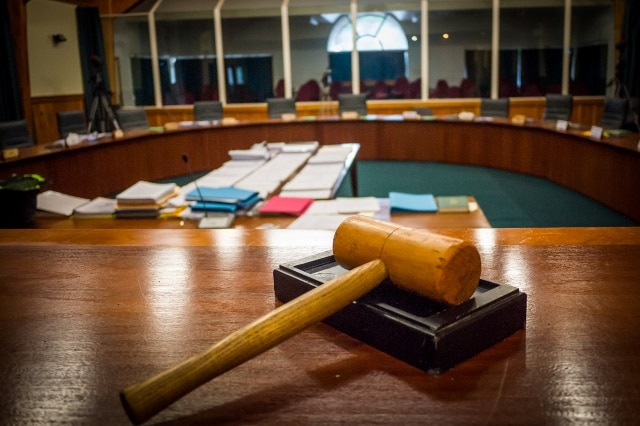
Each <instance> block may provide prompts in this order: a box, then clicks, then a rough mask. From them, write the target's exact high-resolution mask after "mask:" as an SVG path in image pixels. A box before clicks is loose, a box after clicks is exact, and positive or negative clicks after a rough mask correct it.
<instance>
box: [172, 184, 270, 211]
mask: <svg viewBox="0 0 640 426" xmlns="http://www.w3.org/2000/svg"><path fill="white" fill-rule="evenodd" d="M185 198H186V200H187V201H194V202H195V203H194V204H193V205H192V206H191V209H192V210H196V211H198V210H203V211H221V212H230V213H235V212H236V211H237V210H248V209H250V208H251V207H253V206H254V205H255V204H256V203H257V202H258V201H260V194H258V192H257V191H253V190H248V189H242V188H236V187H233V186H226V187H218V188H211V187H207V186H205V187H200V186H198V187H196V188H195V189H194V190H192V191H191V192H189V193H188V194H187V195H186V197H185Z"/></svg>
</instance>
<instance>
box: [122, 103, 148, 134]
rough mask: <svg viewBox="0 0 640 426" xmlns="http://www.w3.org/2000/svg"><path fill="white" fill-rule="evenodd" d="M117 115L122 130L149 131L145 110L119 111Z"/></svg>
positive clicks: (130, 109)
mask: <svg viewBox="0 0 640 426" xmlns="http://www.w3.org/2000/svg"><path fill="white" fill-rule="evenodd" d="M116 115H117V116H118V124H119V125H120V128H121V129H122V130H136V129H144V130H148V129H149V120H148V119H147V113H146V112H145V111H144V108H128V109H119V110H118V111H117V112H116Z"/></svg>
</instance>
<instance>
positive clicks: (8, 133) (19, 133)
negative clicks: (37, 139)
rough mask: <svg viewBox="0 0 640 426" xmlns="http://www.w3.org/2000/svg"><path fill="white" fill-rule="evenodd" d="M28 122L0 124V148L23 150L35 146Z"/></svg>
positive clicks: (18, 121)
mask: <svg viewBox="0 0 640 426" xmlns="http://www.w3.org/2000/svg"><path fill="white" fill-rule="evenodd" d="M33 145H34V143H33V139H31V136H30V135H29V128H28V127H27V121H26V120H15V121H5V122H4V123H0V147H2V148H23V147H26V146H33Z"/></svg>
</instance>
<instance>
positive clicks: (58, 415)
mask: <svg viewBox="0 0 640 426" xmlns="http://www.w3.org/2000/svg"><path fill="white" fill-rule="evenodd" d="M438 232H440V233H443V234H446V235H450V236H454V237H459V238H464V239H469V240H471V241H473V242H475V243H476V245H477V246H478V249H479V251H480V254H481V257H482V262H483V272H482V276H483V277H484V278H486V279H490V280H493V281H496V282H501V283H505V284H509V285H512V286H516V287H518V288H519V289H520V290H521V291H524V292H525V293H526V294H527V295H528V309H527V321H526V329H525V330H522V331H519V332H516V333H515V334H513V335H511V336H510V337H508V338H507V339H505V340H503V341H502V342H499V343H497V344H495V345H494V346H492V347H490V348H489V349H486V350H485V351H483V352H481V353H480V354H478V355H476V356H474V357H472V358H470V359H468V360H467V361H463V362H462V363H460V364H458V365H456V366H454V367H453V368H452V369H450V370H448V371H445V372H443V373H442V374H441V375H439V376H432V375H429V374H427V373H425V372H423V371H421V370H418V369H416V368H414V367H411V366H409V365H407V364H405V363H403V362H401V361H399V360H397V359H395V358H393V357H391V356H388V355H386V354H384V353H381V352H379V351H377V350H375V349H373V348H371V347H369V346H367V345H365V344H363V343H361V342H359V341H357V340H355V339H353V338H351V337H349V336H347V335H344V334H342V333H340V332H338V331H336V330H334V329H332V328H330V327H328V326H326V325H324V324H320V325H317V326H313V327H311V328H310V329H308V330H306V331H304V332H303V333H301V334H300V335H298V336H295V337H293V338H292V339H290V340H288V341H286V342H285V343H283V344H281V345H279V346H277V347H276V348H274V349H272V350H270V351H268V352H266V353H264V354H262V355H260V356H258V357H257V358H255V359H253V360H250V361H248V362H247V363H245V364H243V365H241V366H239V367H237V368H235V369H234V370H231V371H230V372H228V373H225V374H224V375H222V376H220V377H218V378H216V379H215V380H213V381H211V382H209V383H207V384H205V385H204V386H202V387H201V388H199V389H198V390H196V391H194V392H193V393H191V394H189V395H187V396H186V397H184V398H183V399H181V400H179V401H178V402H176V403H175V404H173V405H172V406H170V407H169V408H167V409H166V410H165V411H163V412H161V413H160V414H158V415H157V416H156V417H154V418H153V419H152V420H151V421H149V423H150V424H180V425H185V424H269V425H271V424H291V425H294V424H295V425H298V424H318V425H320V424H322V425H324V424H402V425H411V424H464V425H468V424H531V425H540V424H618V425H619V424H635V423H636V422H637V420H638V407H640V387H639V386H638V383H640V364H639V363H638V362H637V361H638V353H639V350H640V343H639V342H640V322H639V321H640V320H639V318H640V312H639V310H640V262H638V259H640V228H580V229H575V228H563V229H468V230H465V229H457V230H439V231H438ZM332 237H333V233H332V232H329V231H293V230H218V231H212V230H197V229H194V230H184V229H183V230H172V229H166V230H161V229H160V230H158V229H155V230H113V229H110V230H95V229H94V230H2V231H0V258H1V259H2V262H1V263H0V292H1V297H0V304H1V306H0V307H1V309H0V324H1V325H2V326H1V327H0V347H1V352H0V354H1V355H0V371H2V373H3V380H2V381H1V382H0V393H1V394H2V398H0V418H1V419H2V421H3V423H4V424H26V423H34V424H55V423H70V424H109V425H115V424H122V425H124V424H128V420H127V418H126V416H125V413H124V411H123V409H122V407H121V406H120V402H119V399H118V393H119V391H120V390H121V389H123V388H124V387H126V386H128V385H130V384H132V383H135V382H138V381H140V380H142V379H145V378H147V377H149V376H150V375H152V374H154V373H157V372H159V371H161V370H163V369H165V368H167V367H169V366H172V365H174V364H175V363H177V362H180V361H182V360H184V359H185V358H187V357H190V356H192V355H194V354H196V353H198V352H200V351H201V350H203V349H205V348H207V347H208V346H209V345H211V344H212V343H215V342H216V341H217V340H219V339H221V338H222V337H224V336H226V335H227V334H229V333H231V332H233V331H235V330H236V329H238V328H240V327H241V326H243V325H245V324H247V323H248V322H250V321H252V320H253V319H256V318H258V317H259V316H261V315H263V314H265V313H267V312H269V311H270V310H272V309H273V308H274V307H275V306H277V305H278V302H277V301H276V300H275V298H274V293H273V277H272V271H273V269H274V268H276V267H277V266H278V265H280V264H282V263H286V262H291V261H294V260H297V259H299V258H301V257H304V256H309V255H314V254H317V253H320V252H322V251H325V250H328V249H330V247H331V240H332Z"/></svg>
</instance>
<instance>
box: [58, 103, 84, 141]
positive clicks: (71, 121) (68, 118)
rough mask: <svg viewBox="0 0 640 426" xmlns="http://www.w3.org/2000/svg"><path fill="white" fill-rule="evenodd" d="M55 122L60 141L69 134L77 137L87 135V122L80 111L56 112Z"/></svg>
mask: <svg viewBox="0 0 640 426" xmlns="http://www.w3.org/2000/svg"><path fill="white" fill-rule="evenodd" d="M56 120H57V121H58V133H59V134H60V138H62V139H65V138H66V137H67V136H69V133H76V134H79V135H82V134H85V133H87V130H88V129H87V127H88V126H87V120H86V118H85V116H84V111H83V110H81V109H77V110H72V111H58V112H56Z"/></svg>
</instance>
